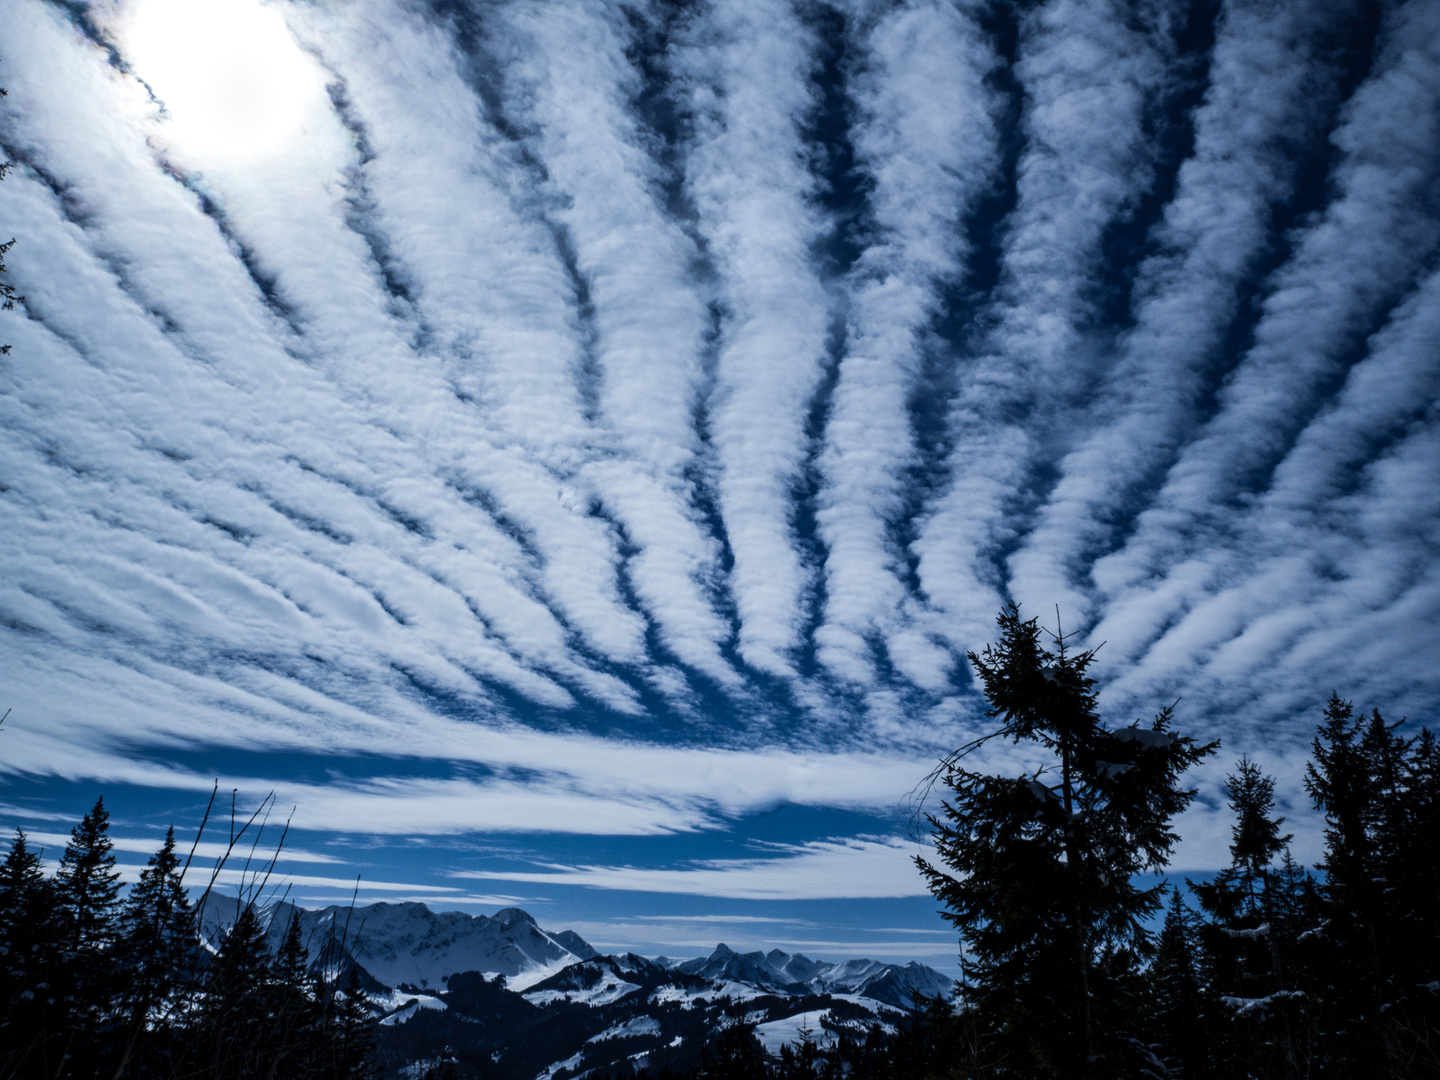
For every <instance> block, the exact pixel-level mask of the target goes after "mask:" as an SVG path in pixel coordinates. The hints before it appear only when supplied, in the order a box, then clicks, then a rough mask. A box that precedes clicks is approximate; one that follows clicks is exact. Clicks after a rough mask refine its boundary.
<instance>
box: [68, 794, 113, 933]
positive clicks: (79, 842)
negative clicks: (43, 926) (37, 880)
mask: <svg viewBox="0 0 1440 1080" xmlns="http://www.w3.org/2000/svg"><path fill="white" fill-rule="evenodd" d="M109 833H110V815H109V814H108V813H106V811H105V800H104V799H103V798H100V799H96V800H95V806H94V808H93V809H92V810H91V811H90V812H89V813H88V814H86V815H85V817H84V818H83V819H82V820H81V822H80V824H79V825H77V826H75V828H74V829H73V830H72V831H71V834H70V842H69V843H68V844H66V845H65V854H64V857H62V858H61V860H60V869H59V870H58V871H57V872H56V874H55V893H56V898H57V900H58V902H59V906H60V916H61V919H62V920H63V923H64V934H65V942H64V943H65V945H66V947H67V948H68V949H69V950H71V952H72V953H73V954H74V955H76V956H84V957H86V958H87V959H92V960H97V961H98V958H99V957H100V956H102V955H103V953H104V952H105V950H107V949H108V948H109V947H110V946H111V945H113V944H114V941H115V931H116V916H117V915H118V913H119V907H120V902H119V896H120V874H119V872H118V871H117V870H116V869H115V854H114V847H115V845H114V844H113V843H112V842H111V840H110V836H109Z"/></svg>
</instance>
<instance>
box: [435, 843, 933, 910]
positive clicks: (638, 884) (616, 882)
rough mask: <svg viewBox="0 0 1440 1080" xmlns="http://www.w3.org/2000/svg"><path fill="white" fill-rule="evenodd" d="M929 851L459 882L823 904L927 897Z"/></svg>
mask: <svg viewBox="0 0 1440 1080" xmlns="http://www.w3.org/2000/svg"><path fill="white" fill-rule="evenodd" d="M928 851H929V849H928V848H927V847H925V846H923V845H920V844H916V843H914V842H912V841H909V840H904V839H901V838H899V837H889V838H885V839H866V838H856V839H852V840H818V841H814V842H812V843H808V844H803V845H796V846H794V847H789V848H785V849H783V852H784V853H783V854H781V855H778V856H775V857H768V858H767V857H756V858H751V859H711V860H706V861H703V862H699V863H697V864H696V865H694V866H693V867H691V868H688V869H679V868H668V867H667V868H664V869H649V868H641V867H632V866H553V867H548V868H547V869H545V870H540V871H520V870H515V871H511V870H472V871H462V872H459V873H457V874H456V876H457V877H462V878H466V879H475V880H480V881H519V882H524V883H526V884H533V885H581V886H585V887H587V888H592V889H620V890H625V891H629V892H663V893H683V894H689V895H694V896H715V897H724V898H727V899H731V900H820V899H837V898H850V899H853V898H857V897H898V896H924V895H925V893H926V889H925V886H924V884H923V883H922V882H921V879H920V876H919V874H917V873H916V871H915V863H914V857H915V856H916V855H925V854H927V853H928Z"/></svg>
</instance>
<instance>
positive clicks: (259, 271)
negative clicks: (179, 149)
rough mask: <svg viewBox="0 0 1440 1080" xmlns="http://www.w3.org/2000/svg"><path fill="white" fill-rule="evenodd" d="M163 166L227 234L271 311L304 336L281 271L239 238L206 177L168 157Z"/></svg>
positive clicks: (299, 318) (218, 227)
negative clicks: (283, 287)
mask: <svg viewBox="0 0 1440 1080" xmlns="http://www.w3.org/2000/svg"><path fill="white" fill-rule="evenodd" d="M160 168H161V169H162V170H163V171H164V172H165V173H166V175H168V176H169V177H170V178H171V179H172V180H174V181H175V182H176V183H177V184H179V185H180V186H181V187H183V188H185V190H187V191H189V192H190V193H191V194H192V195H193V196H194V197H195V200H196V204H197V206H198V207H199V209H200V212H201V213H202V214H204V215H205V216H206V217H207V218H209V219H210V221H211V223H212V224H213V225H214V226H215V229H216V231H217V232H219V233H220V235H221V237H223V238H224V240H225V243H226V244H227V245H228V246H229V248H230V253H231V254H232V255H233V256H234V257H235V260H236V261H237V262H238V263H239V264H240V265H241V266H243V267H244V268H245V273H246V274H247V275H248V276H249V278H250V281H251V283H252V284H253V285H254V286H255V289H256V291H257V292H258V293H259V294H260V299H261V302H262V303H264V305H265V307H266V308H268V309H269V311H270V312H271V314H273V315H274V316H276V318H278V319H279V320H280V321H281V322H282V323H284V324H285V325H286V326H288V327H289V328H290V329H291V330H292V331H293V332H294V333H295V335H296V336H297V337H298V338H300V339H301V340H304V338H305V323H304V320H303V319H302V318H301V316H300V313H299V312H298V311H297V310H296V309H295V306H294V305H293V304H292V303H290V301H289V300H287V299H286V298H285V296H284V294H283V292H282V290H281V288H280V275H279V274H278V273H272V272H270V271H267V270H266V269H265V268H264V267H263V266H262V265H261V262H260V256H259V253H258V252H256V250H255V249H254V248H253V247H251V246H250V245H249V244H246V243H245V242H244V241H243V240H241V239H240V236H239V234H238V233H237V231H236V230H235V228H234V226H232V225H231V224H230V219H229V215H228V214H226V212H225V208H224V207H223V206H221V205H220V203H219V202H217V201H216V200H215V199H214V198H212V197H211V195H210V194H209V192H207V191H206V190H205V188H204V186H203V179H202V178H200V177H196V176H191V175H190V174H188V173H186V172H185V171H184V170H182V169H180V168H178V167H177V166H175V165H174V164H172V163H171V162H169V161H166V160H162V161H161V162H160Z"/></svg>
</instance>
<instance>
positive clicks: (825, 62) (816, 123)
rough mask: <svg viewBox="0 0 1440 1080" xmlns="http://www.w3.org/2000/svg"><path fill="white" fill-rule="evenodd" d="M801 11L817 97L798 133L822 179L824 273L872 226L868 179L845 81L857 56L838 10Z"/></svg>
mask: <svg viewBox="0 0 1440 1080" xmlns="http://www.w3.org/2000/svg"><path fill="white" fill-rule="evenodd" d="M799 12H800V14H801V17H802V20H803V22H804V24H805V25H806V26H807V27H808V28H809V29H810V30H811V31H812V32H813V33H814V35H815V40H816V42H817V47H816V50H815V54H814V56H813V57H812V58H811V62H812V64H813V65H814V67H813V69H812V76H811V79H812V84H813V86H814V88H815V91H816V95H817V97H818V99H819V100H818V104H817V106H816V108H815V109H814V110H813V111H812V112H811V113H810V115H808V116H806V117H805V118H804V121H803V122H802V124H801V125H800V138H801V141H802V143H803V144H804V145H805V146H806V147H807V149H808V151H809V154H810V157H811V172H812V173H813V174H814V175H815V177H816V178H817V179H818V180H819V181H820V183H819V185H818V188H817V192H816V196H815V199H816V201H817V202H818V203H819V205H820V206H821V207H822V208H823V209H824V211H825V220H826V221H827V222H828V223H829V228H828V229H827V230H826V232H825V233H824V235H823V236H822V237H821V239H820V240H819V242H818V246H817V250H816V251H815V256H816V259H817V262H819V264H820V265H821V266H822V267H823V268H824V271H825V273H826V275H828V276H830V277H839V276H842V275H844V274H845V273H846V272H847V271H849V269H850V267H851V266H853V265H854V263H855V260H856V259H858V258H859V257H860V254H861V252H863V251H864V250H865V246H866V236H867V235H868V234H869V233H871V232H873V225H872V224H871V223H870V221H869V220H868V219H869V214H870V208H869V198H868V196H869V192H870V188H871V187H872V181H871V180H870V178H869V177H868V176H867V175H866V174H865V172H864V170H862V169H860V168H859V167H857V165H856V162H855V146H854V143H853V142H852V141H851V138H850V130H851V128H852V127H853V126H854V119H855V106H854V102H853V101H851V99H850V95H849V92H848V90H847V83H848V81H849V77H850V75H851V70H852V69H853V68H854V66H855V64H856V63H857V60H856V58H855V57H853V56H851V55H850V49H851V46H852V39H851V35H850V34H849V32H848V27H847V25H846V18H845V14H844V13H843V12H842V11H839V10H837V9H836V8H833V7H830V6H828V5H820V4H815V5H804V6H801V7H800V8H799Z"/></svg>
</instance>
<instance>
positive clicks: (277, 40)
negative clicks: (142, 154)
mask: <svg viewBox="0 0 1440 1080" xmlns="http://www.w3.org/2000/svg"><path fill="white" fill-rule="evenodd" d="M121 33H122V44H123V47H124V52H125V55H126V57H127V59H129V61H130V62H131V65H132V67H133V69H134V71H135V73H136V74H137V75H139V76H140V78H142V79H144V80H145V81H146V83H148V84H149V85H150V87H151V89H152V90H153V91H154V93H155V95H156V96H157V97H158V98H159V99H160V100H161V101H162V102H164V104H165V109H166V111H167V113H168V114H169V116H168V119H167V122H166V124H165V137H166V139H167V140H168V141H170V142H171V143H172V144H173V146H174V147H175V148H176V149H178V150H181V151H183V152H186V153H194V154H197V155H201V156H203V157H206V158H224V159H231V160H234V159H252V158H263V157H271V156H273V155H275V154H278V153H282V152H283V151H284V150H285V149H286V147H287V146H290V145H292V144H293V143H294V142H295V141H296V140H298V139H299V138H301V137H302V135H303V133H304V128H305V123H306V120H307V118H308V117H310V116H311V115H313V112H314V110H315V108H316V106H317V104H319V103H321V102H322V101H323V94H324V79H323V76H322V74H321V72H320V70H319V69H318V67H317V66H316V64H315V63H314V62H313V61H312V60H311V59H310V58H309V57H308V56H306V55H305V54H304V53H303V52H302V51H301V50H300V48H299V46H297V45H296V43H295V40H294V38H292V37H291V36H290V31H289V30H288V29H287V28H286V26H285V21H284V19H283V18H281V16H280V13H279V12H278V11H276V10H274V9H273V8H270V7H266V6H264V5H262V4H260V3H258V2H256V0H135V3H134V5H133V7H132V10H131V12H130V15H129V18H128V20H127V24H126V25H125V27H124V28H123V29H122V31H121Z"/></svg>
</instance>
